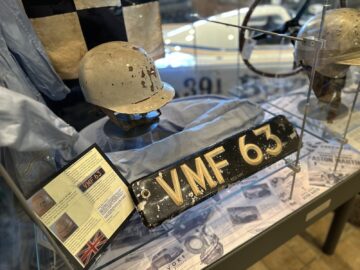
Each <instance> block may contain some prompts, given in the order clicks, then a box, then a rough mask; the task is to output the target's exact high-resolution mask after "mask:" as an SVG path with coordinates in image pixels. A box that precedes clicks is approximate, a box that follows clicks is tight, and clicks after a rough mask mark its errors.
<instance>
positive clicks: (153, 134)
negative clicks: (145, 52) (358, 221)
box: [0, 0, 360, 270]
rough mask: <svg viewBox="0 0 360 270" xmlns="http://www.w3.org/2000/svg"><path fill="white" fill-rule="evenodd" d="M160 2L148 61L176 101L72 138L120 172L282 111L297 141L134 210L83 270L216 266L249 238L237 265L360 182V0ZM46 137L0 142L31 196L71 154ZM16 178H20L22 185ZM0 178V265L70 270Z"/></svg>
mask: <svg viewBox="0 0 360 270" xmlns="http://www.w3.org/2000/svg"><path fill="white" fill-rule="evenodd" d="M122 2H123V1H122ZM126 2H129V3H131V4H134V5H135V4H136V3H138V2H141V1H128V0H126ZM135 2H136V3H135ZM155 2H157V1H155ZM158 2H159V7H160V14H161V20H162V21H161V27H162V36H163V42H164V49H165V50H164V52H165V54H164V57H159V58H158V59H157V60H155V61H154V62H155V66H156V69H157V70H158V72H159V74H160V77H161V80H162V81H165V82H167V83H169V84H171V85H172V86H173V88H174V89H175V98H174V100H173V101H171V102H169V103H168V104H166V105H165V106H164V107H162V108H161V109H159V111H157V110H154V111H153V112H152V114H151V115H150V114H147V116H146V117H144V118H142V121H145V122H142V124H143V123H145V124H146V125H147V126H146V127H144V126H142V129H141V130H137V131H138V132H134V133H132V134H129V133H127V132H123V133H121V134H120V135H121V136H120V135H119V132H117V128H118V126H116V125H114V124H111V123H110V122H109V118H107V117H104V118H101V119H100V120H97V121H95V122H93V123H91V124H89V125H87V126H86V127H85V128H84V129H82V130H81V131H79V136H81V137H83V138H85V139H86V140H87V141H89V142H90V143H96V144H97V145H99V147H100V148H101V149H102V150H103V151H104V152H105V154H106V156H107V157H108V158H109V159H110V160H111V162H112V163H113V164H114V166H115V167H116V168H117V170H119V171H120V172H121V174H122V175H123V176H124V177H125V179H126V180H127V181H128V182H129V183H132V182H134V181H136V180H138V179H141V178H142V177H144V176H147V175H149V174H151V173H154V172H157V171H159V170H160V169H162V168H164V167H166V166H168V165H170V164H173V163H176V162H179V161H180V160H183V159H184V158H186V157H188V156H191V155H193V154H195V153H198V152H199V151H200V150H203V149H206V148H208V147H210V146H213V145H215V144H217V143H221V142H222V141H224V140H225V139H227V138H229V137H231V136H232V135H234V134H237V133H238V132H240V131H243V130H247V129H251V128H252V127H254V126H257V125H259V124H261V123H264V122H265V121H267V120H269V119H271V118H272V117H274V116H278V115H284V116H285V117H286V118H287V119H288V120H289V121H290V122H291V123H292V125H293V126H294V128H295V129H296V131H297V134H298V136H299V139H300V142H301V143H299V145H298V147H297V149H296V151H294V153H293V154H291V155H289V156H287V157H286V158H282V159H281V160H280V161H278V162H276V163H274V164H272V165H271V166H267V167H266V168H263V169H261V170H259V171H258V172H257V173H255V174H253V175H251V176H250V177H247V178H245V179H243V180H242V181H240V182H239V183H236V184H233V185H230V186H229V187H227V188H226V189H223V190H219V192H218V193H216V195H214V196H211V197H209V198H207V199H205V200H203V201H202V202H199V203H197V204H196V205H194V206H193V207H191V208H190V209H187V210H186V211H184V212H182V213H180V214H179V215H177V216H175V217H173V218H171V219H169V220H167V221H165V222H164V223H162V224H161V225H159V226H157V227H155V228H153V229H149V228H147V227H146V226H145V225H144V224H143V223H142V220H141V217H140V215H139V214H138V212H136V211H135V212H134V213H133V214H132V215H131V217H130V218H129V219H128V220H127V221H126V222H125V224H124V225H123V226H122V228H121V229H120V230H119V231H117V232H116V235H114V236H113V237H112V238H111V240H110V243H109V245H108V246H107V247H106V249H105V250H104V251H103V252H102V253H101V255H100V256H98V257H97V258H96V260H95V261H94V263H93V264H92V265H91V266H90V269H94V270H95V269H99V270H100V269H127V270H129V269H203V268H209V269H211V268H214V269H220V268H221V265H224V266H225V265H226V260H228V261H232V260H234V257H236V256H238V255H239V254H238V253H237V252H238V251H241V252H242V253H243V254H248V253H247V252H250V251H251V250H252V251H253V250H254V249H251V248H248V247H249V246H251V245H255V247H258V248H259V254H258V255H254V258H253V259H250V258H249V259H248V260H246V261H244V265H240V266H239V268H245V267H248V266H250V265H251V264H252V263H254V262H255V261H256V258H258V257H260V256H262V254H266V252H267V251H266V250H267V248H266V247H261V246H263V244H262V242H261V241H262V239H266V237H270V236H268V235H272V237H273V239H275V240H274V241H273V243H268V249H270V248H272V247H273V248H275V247H276V246H278V245H280V244H281V243H283V242H284V241H285V240H286V237H288V238H290V236H291V233H292V234H295V233H297V232H300V231H301V230H302V229H304V228H306V226H308V225H309V224H311V223H313V222H314V221H315V220H317V219H318V218H319V217H320V216H321V215H322V214H323V213H325V212H326V211H331V210H334V209H335V208H337V207H339V206H340V205H343V204H344V203H345V202H346V201H348V200H350V199H351V197H352V196H354V195H355V194H356V193H358V192H359V191H360V186H359V184H358V182H359V181H357V182H356V180H358V179H357V177H358V173H359V169H360V153H359V151H360V132H359V131H360V118H359V117H358V116H359V115H360V112H359V111H360V103H359V99H358V94H359V91H360V75H359V74H360V69H359V66H360V4H358V3H356V2H357V1H355V0H353V1H352V0H347V1H346V0H345V1H344V0H211V1H205V0H192V1H190V0H189V1H178V0H160V1H158ZM144 12H145V10H144ZM140 15H141V14H140ZM144 16H145V15H144ZM129 71H130V68H129ZM144 76H145V75H144ZM156 112H157V113H156ZM154 114H155V116H154ZM139 115H141V117H142V114H138V116H139ZM108 116H109V114H108ZM67 117H70V118H71V113H70V114H69V115H68V116H67ZM109 117H110V116H109ZM139 117H140V116H139ZM110 118H111V117H110ZM118 119H120V117H118ZM134 119H135V118H132V119H130V120H131V121H133V120H134ZM144 119H145V120H144ZM154 119H156V120H154ZM130 120H129V119H127V120H126V121H130ZM135 120H136V119H135ZM0 121H1V120H0ZM34 123H36V121H35V122H34ZM109 130H110V133H111V136H110V135H109ZM114 134H115V135H114ZM124 134H125V135H124ZM134 134H135V135H134ZM51 135H52V134H49V136H51ZM264 136H265V135H264ZM270 136H271V135H270ZM44 137H46V136H44ZM135 137H136V138H135ZM266 137H267V138H268V139H269V138H270V139H271V137H269V136H268V135H266ZM272 138H273V137H272ZM49 141H50V142H51V141H52V140H51V138H50V139H49ZM53 148H54V147H53V146H52V147H48V148H47V149H46V151H45V152H40V151H38V152H36V154H35V155H33V154H28V153H27V152H26V151H25V154H24V153H22V152H21V151H20V152H16V153H14V152H11V151H10V152H6V151H7V150H5V152H4V153H5V154H4V159H0V161H2V163H3V165H4V167H1V174H0V175H1V176H2V178H4V179H6V180H7V182H11V179H15V181H14V183H17V184H19V182H20V189H19V190H18V191H19V192H22V193H25V197H24V199H25V198H28V197H29V194H33V193H34V192H35V190H38V189H39V187H41V186H42V185H43V183H45V180H46V179H47V178H48V177H49V175H51V174H52V173H55V172H57V171H60V170H62V168H63V167H64V166H65V165H66V164H67V163H68V162H69V161H70V160H71V159H72V158H75V157H76V156H77V155H76V154H75V153H76V150H75V149H62V151H59V150H58V149H53ZM27 155H29V156H27ZM10 156H11V159H9V157H10ZM19 156H21V158H19ZM39 156H40V158H39ZM0 158H1V156H0ZM34 160H35V161H36V162H34ZM16 162H18V163H17V166H12V165H13V164H15V163H16ZM19 162H20V163H19ZM21 162H22V163H21ZM37 168H38V169H37ZM24 176H26V177H25V178H26V179H27V180H29V179H30V180H29V181H28V182H27V184H28V185H29V186H21V181H22V179H24ZM34 177H36V179H31V178H34ZM9 179H10V180H9ZM29 183H30V184H29ZM0 184H1V185H2V187H1V188H0V192H2V191H3V192H2V194H1V193H0V203H1V205H2V207H3V208H4V209H6V211H2V212H1V215H0V222H1V223H0V228H1V230H0V231H1V233H2V234H3V235H4V236H6V237H7V238H8V239H5V240H1V245H0V253H1V254H7V255H6V256H7V257H6V258H3V259H2V260H3V261H2V262H0V268H2V265H4V269H7V268H6V267H8V266H9V265H16V266H18V265H19V261H20V262H21V263H20V265H25V268H24V269H68V268H69V267H74V269H76V267H75V266H74V265H73V261H72V259H69V257H68V254H67V253H66V252H65V251H64V248H63V247H62V246H61V243H60V241H58V240H56V239H55V238H54V237H53V236H52V234H51V231H50V230H45V233H44V228H41V229H39V226H38V225H39V224H34V223H33V222H32V221H30V219H29V218H28V217H27V216H26V214H25V213H24V212H23V210H22V207H21V203H23V204H26V203H27V202H26V201H23V202H21V203H18V202H16V203H14V199H15V197H19V196H20V197H21V196H22V195H21V194H17V193H16V192H15V195H13V193H12V192H11V190H12V191H14V189H16V187H14V186H11V188H8V187H7V186H6V185H5V184H4V183H3V181H2V182H0ZM28 187H29V189H27V188H28ZM25 190H26V191H27V192H24V191H25ZM23 195H24V194H23ZM337 195H338V196H340V198H336V196H337ZM138 208H139V207H138ZM35 218H36V217H35ZM296 220H297V221H298V222H297V225H296V224H294V222H295V223H296ZM285 225H287V226H292V228H291V229H289V235H288V234H287V233H284V235H283V236H279V234H277V235H276V230H277V228H282V227H281V226H285ZM74 230H76V228H74ZM290 232H291V233H290ZM48 237H50V238H53V239H52V240H50V241H49V238H48ZM276 239H278V240H276ZM280 239H281V240H280ZM5 242H7V243H10V245H7V244H6V243H5ZM256 245H258V246H256ZM252 247H253V248H254V246H252ZM247 248H248V251H246V249H247ZM5 251H6V252H5ZM15 251H16V252H15ZM239 256H240V255H239ZM19 258H21V259H20V260H19ZM239 258H241V256H240V257H239ZM15 261H17V262H15Z"/></svg>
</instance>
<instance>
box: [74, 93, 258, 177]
mask: <svg viewBox="0 0 360 270" xmlns="http://www.w3.org/2000/svg"><path fill="white" fill-rule="evenodd" d="M263 117H264V113H263V110H262V109H261V108H260V107H258V106H255V105H253V104H250V103H249V102H247V101H245V100H239V99H225V98H222V97H218V96H195V97H188V98H182V99H176V100H174V101H173V102H171V103H169V104H167V105H166V106H165V107H164V108H163V109H162V115H161V118H160V119H161V120H160V123H159V127H160V128H159V129H157V130H160V131H161V130H162V129H167V130H169V131H170V133H172V135H170V136H167V137H165V138H161V136H156V134H154V136H153V137H155V138H156V137H157V138H159V137H160V140H158V141H155V142H154V143H152V144H149V145H147V146H145V147H143V148H139V149H133V150H126V151H118V152H111V153H107V155H108V157H109V158H110V159H111V161H112V162H113V163H114V164H115V165H116V166H117V168H118V169H119V171H120V172H121V173H122V175H123V176H124V177H125V178H126V180H127V181H128V182H129V183H131V182H133V181H135V180H137V179H139V178H141V177H143V176H146V175H148V174H150V173H152V172H154V171H156V170H158V169H161V168H163V167H165V166H167V165H170V164H172V163H174V162H176V161H178V160H181V159H183V158H185V157H187V156H189V155H191V154H193V153H196V152H198V151H200V150H202V149H204V148H206V147H208V146H211V145H214V144H216V143H218V142H221V141H222V140H224V139H225V138H227V137H230V136H231V135H234V134H236V133H238V132H240V131H242V130H245V129H247V128H250V127H251V126H254V125H256V124H258V123H260V122H261V121H262V120H263ZM106 121H107V119H106V118H104V119H101V120H99V121H98V122H97V123H94V124H93V125H90V126H89V127H87V128H85V129H83V130H82V131H81V132H80V134H81V135H83V136H84V137H85V138H86V139H87V140H89V141H90V142H92V143H98V144H99V145H100V147H103V148H105V149H106V148H107V144H106V143H107V141H108V140H109V138H107V137H106V135H105V133H104V131H103V126H104V123H105V122H106ZM157 130H155V131H154V132H155V133H156V132H157Z"/></svg>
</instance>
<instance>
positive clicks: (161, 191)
mask: <svg viewBox="0 0 360 270" xmlns="http://www.w3.org/2000/svg"><path fill="white" fill-rule="evenodd" d="M189 140H191V138H189ZM299 143H300V141H299V136H298V135H297V133H296V130H295V129H294V127H293V126H292V124H291V123H290V122H289V121H288V120H287V119H286V117H285V116H281V115H280V116H276V117H274V118H272V119H271V120H269V121H267V122H265V123H263V124H261V125H259V126H256V127H254V128H252V129H249V130H246V131H242V132H240V133H238V134H236V135H233V136H231V137H229V138H227V139H225V140H223V141H222V142H220V143H217V144H215V145H213V146H210V147H208V148H206V149H204V150H201V151H199V152H198V153H195V154H193V155H191V156H189V157H187V158H185V159H183V160H181V161H178V162H176V163H175V164H173V165H170V166H168V167H166V168H163V169H161V170H159V171H156V172H154V173H152V174H151V175H149V176H146V177H144V178H141V179H139V180H137V181H135V182H133V183H132V184H131V185H130V192H131V194H132V196H133V199H134V202H135V205H136V208H137V211H138V212H139V213H140V215H141V217H142V219H143V222H144V224H145V225H146V226H147V227H150V228H152V227H155V226H158V225H159V224H161V223H162V222H163V221H165V220H166V219H169V218H172V217H174V216H176V215H178V214H179V213H181V212H183V211H185V210H186V209H188V208H190V207H192V206H194V205H196V204H198V203H200V202H201V201H203V200H204V199H206V198H208V197H210V196H213V195H214V194H216V193H217V192H218V191H219V190H221V189H223V188H225V187H227V186H229V185H231V184H233V183H235V182H238V181H241V180H243V179H244V178H246V177H249V176H250V175H252V174H254V173H256V172H258V171H260V170H262V169H263V168H265V167H267V166H269V165H271V164H273V163H275V162H277V161H279V160H281V159H283V158H284V157H286V156H288V155H289V154H291V153H294V152H295V151H296V150H297V148H298V145H299Z"/></svg>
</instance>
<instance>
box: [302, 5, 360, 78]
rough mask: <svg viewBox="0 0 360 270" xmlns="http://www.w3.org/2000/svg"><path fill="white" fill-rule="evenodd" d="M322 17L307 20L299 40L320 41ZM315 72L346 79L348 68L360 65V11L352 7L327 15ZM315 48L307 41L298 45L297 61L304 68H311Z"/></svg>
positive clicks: (319, 15) (335, 10)
mask: <svg viewBox="0 0 360 270" xmlns="http://www.w3.org/2000/svg"><path fill="white" fill-rule="evenodd" d="M321 19H322V15H321V14H318V15H316V16H314V17H313V18H311V19H310V20H308V21H307V22H306V23H305V24H304V25H303V26H302V28H301V29H300V31H299V34H298V37H301V38H308V39H309V38H310V39H311V38H317V37H318V35H319V31H320V25H321ZM322 39H323V40H325V43H324V46H323V47H322V48H321V49H320V53H319V58H318V65H317V68H316V71H317V72H319V73H320V74H321V75H324V76H326V77H330V78H339V77H342V76H344V73H346V71H347V69H348V67H349V66H352V65H360V10H357V9H352V8H341V9H333V10H329V11H327V12H326V15H325V20H324V26H323V32H322ZM314 56H315V47H314V46H310V45H309V43H308V42H301V41H298V42H296V46H295V59H296V62H297V63H298V64H300V65H302V66H304V67H311V66H312V65H313V59H314Z"/></svg>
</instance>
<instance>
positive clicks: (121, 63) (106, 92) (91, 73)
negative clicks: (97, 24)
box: [79, 41, 175, 114]
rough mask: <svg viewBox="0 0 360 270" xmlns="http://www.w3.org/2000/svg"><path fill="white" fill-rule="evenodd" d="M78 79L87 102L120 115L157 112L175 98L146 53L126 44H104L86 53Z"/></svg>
mask: <svg viewBox="0 0 360 270" xmlns="http://www.w3.org/2000/svg"><path fill="white" fill-rule="evenodd" d="M79 80H80V85H81V89H82V91H83V93H84V96H85V99H86V101H87V102H89V103H92V104H95V105H97V106H100V107H103V108H106V109H108V110H111V111H115V112H119V113H123V114H140V113H148V112H150V111H154V110H157V109H159V108H160V107H162V106H164V105H165V104H166V103H168V102H169V101H171V100H172V98H173V97H174V95H175V91H174V89H173V87H172V86H171V85H169V84H167V83H165V82H162V81H161V79H160V75H159V72H158V70H157V69H156V67H155V65H154V62H153V60H152V59H151V58H150V57H149V56H148V55H147V53H146V52H145V51H144V50H143V49H142V48H139V47H137V46H134V45H132V44H130V43H128V42H121V41H116V42H109V43H104V44H101V45H99V46H97V47H95V48H93V49H91V50H90V51H88V52H87V53H86V55H85V56H84V58H83V59H82V61H81V63H80V72H79Z"/></svg>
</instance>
